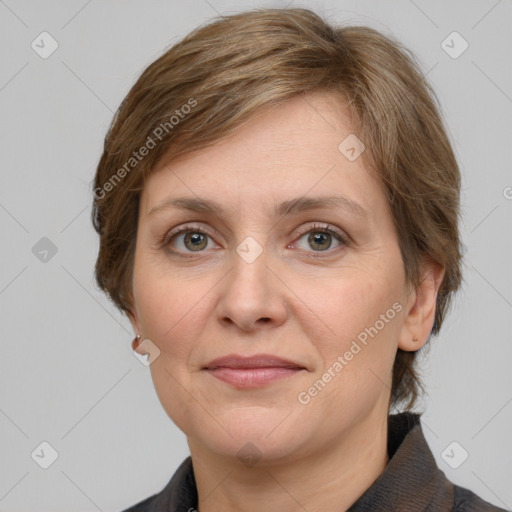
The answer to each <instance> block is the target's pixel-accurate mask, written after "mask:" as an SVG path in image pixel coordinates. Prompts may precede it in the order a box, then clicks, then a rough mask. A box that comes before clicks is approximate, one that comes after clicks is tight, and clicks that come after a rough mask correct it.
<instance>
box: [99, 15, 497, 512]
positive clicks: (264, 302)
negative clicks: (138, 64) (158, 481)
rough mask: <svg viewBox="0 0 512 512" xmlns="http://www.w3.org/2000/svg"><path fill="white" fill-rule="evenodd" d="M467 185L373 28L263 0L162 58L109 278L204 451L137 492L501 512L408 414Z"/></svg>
mask: <svg viewBox="0 0 512 512" xmlns="http://www.w3.org/2000/svg"><path fill="white" fill-rule="evenodd" d="M459 188H460V173H459V169H458V166H457V163H456V160H455V158H454V155H453V152H452V149H451V147H450V143H449V141H448V138H447V135H446V133H445V130H444V128H443V124H442V121H441V119H440V115H439V112H438V109H437V106H436V100H435V96H434V93H433V92H432V90H431V89H430V87H429V85H428V83H427V82H426V81H425V79H424V77H423V76H422V74H421V72H420V71H419V68H418V66H417V65H416V64H415V62H414V59H413V58H412V57H411V56H410V55H409V54H408V52H407V51H406V50H404V49H403V48H401V47H400V45H399V44H397V43H396V42H394V41H392V40H390V39H389V38H387V37H385V36H383V35H382V34H380V33H378V32H376V31H374V30H372V29H369V28H364V27H345V28H336V27H332V26H330V25H328V24H326V23H325V22H324V21H323V20H321V19H320V18H319V17H317V16H316V15H315V14H314V13H312V12H311V11H308V10H303V9H265V10H257V11H251V12H246V13H243V14H239V15H235V16H231V17H226V18H223V19H221V20H218V21H215V22H214V23H211V24H210V25H207V26H205V27H202V28H199V29H197V30H195V31H194V32H192V33H191V34H190V35H189V36H187V37H186V38H185V39H184V40H183V41H181V42H179V43H178V44H176V45H175V46H173V47H172V48H171V49H170V50H169V51H167V52H166V53H165V54H164V55H163V56H162V57H160V58H159V59H158V60H156V61H155V62H154V63H152V64H151V65H150V66H149V67H148V68H147V69H146V70H145V71H144V72H143V74H142V75H141V77H140V78H139V80H138V81H137V83H136V84H135V85H134V87H133V88H132V90H131V91H130V92H129V94H128V95H127V97H126V98H125V100H124V101H123V103H122V105H121V107H120V109H119V111H118V113H117V115H116V117H115V119H114V121H113V123H112V126H111V127H110V130H109V132H108V134H107V137H106V139H105V148H104V152H103V155H102V157H101V160H100V163H99V166H98V169H97V173H96V177H95V183H94V195H95V201H94V212H93V220H94V225H95V228H96V230H97V231H98V233H99V235H100V251H99V256H98V261H97V264H96V278H97V282H98V284H99V286H100V287H101V288H102V289H103V290H104V291H105V292H106V293H107V294H108V295H109V296H110V297H111V298H112V300H113V301H114V303H115V304H116V305H117V306H118V307H119V308H120V309H121V310H122V311H124V312H125V313H126V314H127V315H128V317H129V318H130V321H131V323H132V325H133V328H134V331H135V334H136V338H135V340H134V341H133V344H132V346H133V349H134V350H135V351H136V352H137V353H138V354H139V356H141V357H142V356H144V355H146V357H147V363H148V364H149V365H150V370H151V375H152V378H153V382H154V385H155V389H156V392H157V394H158V397H159V399H160V401H161V403H162V405H163V407H164V409H165V411H166V412H167V414H168V415H169V417H170V418H171V419H172V420H173V422H174V423H175V424H176V425H177V426H178V427H179V428H180V429H181V430H182V431H183V432H184V433H185V434H186V436H187V442H188V445H189V448H190V453H191V456H190V457H188V458H187V459H186V460H185V461H184V462H183V464H182V465H181V466H180V468H179V469H178V470H177V471H176V473H175V474H174V475H173V477H172V479H171V481H170V482H169V484H168V485H167V486H166V488H165V489H163V490H162V491H161V492H160V493H158V494H156V495H154V496H152V497H150V498H148V499H146V500H145V501H143V502H141V503H139V504H138V505H136V506H134V507H132V508H130V509H128V510H130V511H139V512H140V511H164V510H166V511H167V510H172V511H181V510H183V511H190V510H198V511H200V512H212V511H219V510H222V511H223V512H225V511H231V510H238V511H240V510H244V511H252V510H280V511H288V510H289V511H292V510H308V511H315V510H350V511H366V510H371V511H376V510H382V511H384V510H385V511H390V510H407V511H420V510H433V511H434V510H435V511H441V510H458V511H461V510H475V511H476V510H478V511H487V510H489V511H491V510H499V509H498V508H496V507H494V506H492V505H491V504H489V503H486V502H484V501H483V500H481V499H480V498H479V497H477V496H476V495H475V494H473V493H472V492H471V491H469V490H466V489H463V488H461V487H458V486H455V485H453V484H451V483H450V482H449V481H448V480H447V479H446V477H445V476H444V474H443V473H442V472H441V471H440V470H439V469H438V468H437V467H436V465H435V461H434V458H433V456H432V454H431V452H430V450H429V448H428V446H427V444H426V441H425V439H424V437H423V434H422V430H421V424H420V419H419V415H417V414H413V413H411V412H407V411H410V410H411V408H412V406H413V405H414V403H415V400H416V398H417V397H418V395H419V392H420V390H421V383H420V382H419V380H418V377H417V374H416V372H415V366H414V360H415V355H416V353H417V351H418V350H419V349H421V347H423V346H424V345H425V344H426V343H427V342H428V340H429V338H430V336H431V335H435V334H437V333H438V332H439V330H440V328H441V325H442V323H443V319H444V316H445V313H446V311H447V309H448V307H449V304H450V300H451V298H452V296H453V293H454V292H455V291H456V290H457V289H458V287H459V285H460V282H461V272H460V263H461V244H460V239H459V230H458V217H459ZM399 405H402V406H403V407H404V409H405V411H406V412H404V413H401V414H395V415H390V409H391V407H393V406H399Z"/></svg>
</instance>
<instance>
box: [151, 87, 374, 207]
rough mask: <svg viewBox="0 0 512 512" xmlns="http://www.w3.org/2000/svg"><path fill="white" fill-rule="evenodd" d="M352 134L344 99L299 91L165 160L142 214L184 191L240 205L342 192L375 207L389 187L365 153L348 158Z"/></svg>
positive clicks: (262, 203)
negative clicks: (208, 142)
mask: <svg viewBox="0 0 512 512" xmlns="http://www.w3.org/2000/svg"><path fill="white" fill-rule="evenodd" d="M354 137H357V135H356V134H354V131H353V126H352V122H351V119H350V116H349V112H348V109H347V108H346V106H345V105H344V103H343V100H341V99H339V98H338V97H335V96H334V95H332V94H326V93H323V94H319V93H316V94H310V95H305V96H300V97H296V98H293V99H292V100H290V101H288V102H286V103H282V104H279V105H277V106H275V107H273V108H272V109H270V110H267V111H265V112H262V113H259V114H257V115H256V116H254V117H253V118H251V119H250V120H249V121H248V122H247V123H246V124H244V125H243V126H241V127H240V128H239V129H238V130H237V131H236V132H235V134H233V135H231V136H229V137H228V138H225V139H223V140H221V141H219V142H217V143H216V144H214V145H213V146H211V147H208V148H206V149H202V150H200V151H197V152H191V153H188V154H187V155H185V156H183V157H180V158H178V159H175V160H170V161H166V160H165V159H164V160H163V161H162V163H161V164H159V166H158V167H157V168H155V169H154V170H153V172H152V174H151V175H150V177H149V179H148V180H147V182H146V185H145V187H144V191H143V195H142V202H141V205H142V210H143V214H145V215H147V214H148V213H149V211H151V210H152V209H154V208H155V206H157V205H158V204H161V203H162V202H163V201H165V200H166V199H169V198H173V197H174V198H178V197H184V196H188V197H196V198H204V199H207V198H210V199H215V202H216V203H224V204H225V206H226V210H229V209H230V208H232V209H233V211H235V210H240V209H241V208H244V207H246V208H248V207H249V206H250V207H251V208H252V209H253V210H254V208H256V209H259V208H262V207H263V205H268V206H269V207H270V205H275V204H276V203H281V202H283V200H286V199H291V198H297V197H301V196H310V195H311V196H315V197H317V196H321V195H334V194H336V195H343V196H344V197H347V198H348V199H350V200H352V201H353V202H357V203H358V204H360V205H361V206H363V207H364V206H366V207H367V209H371V207H372V205H375V204H376V203H378V202H379V198H380V201H382V199H383V192H382V191H381V189H380V185H379V183H377V182H376V180H375V178H373V176H371V175H370V173H369V172H368V170H367V169H366V168H365V164H364V162H363V158H362V157H359V158H356V159H352V158H348V157H351V156H353V155H351V154H350V153H348V154H347V152H346V149H347V148H346V147H345V146H347V144H346V143H345V141H347V140H348V141H349V142H351V141H352V142H353V141H354V140H357V139H354ZM340 145H341V146H340ZM352 145H353V144H352ZM360 149H361V148H359V147H358V148H356V150H358V151H359V150H360Z"/></svg>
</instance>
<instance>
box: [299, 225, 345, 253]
mask: <svg viewBox="0 0 512 512" xmlns="http://www.w3.org/2000/svg"><path fill="white" fill-rule="evenodd" d="M306 235H307V236H306ZM303 239H305V244H304V243H303V244H302V247H300V246H299V248H300V249H303V250H306V251H307V250H308V247H309V248H312V249H314V252H323V251H327V250H328V249H331V247H332V245H333V242H334V243H338V247H339V246H341V245H348V239H347V237H346V236H345V235H344V234H343V233H342V232H341V231H338V230H336V229H332V228H331V227H330V226H329V225H325V224H323V225H319V224H314V225H313V226H312V227H310V228H309V229H308V230H307V231H303V232H302V233H300V238H299V240H298V242H300V241H301V240H303ZM298 242H296V243H298ZM299 245H300V244H299Z"/></svg>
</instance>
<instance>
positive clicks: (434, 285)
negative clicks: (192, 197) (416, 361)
mask: <svg viewBox="0 0 512 512" xmlns="http://www.w3.org/2000/svg"><path fill="white" fill-rule="evenodd" d="M444 274H445V269H444V267H442V266H441V265H439V264H437V263H434V262H432V261H430V260H429V261H426V262H425V263H424V264H423V267H422V277H421V281H420V283H419V285H418V286H417V287H415V288H413V289H412V290H411V292H410V294H409V296H408V299H407V304H406V308H405V309H406V311H405V319H404V323H403V325H402V329H401V331H400V336H399V340H398V348H401V349H402V350H405V351H408V352H410V351H415V350H418V349H420V348H421V347H423V345H425V343H426V342H427V340H428V337H429V335H430V332H431V331H432V326H433V325H434V320H435V314H436V299H437V294H438V292H439V287H440V286H441V283H442V282H443V278H444ZM414 338H416V340H414Z"/></svg>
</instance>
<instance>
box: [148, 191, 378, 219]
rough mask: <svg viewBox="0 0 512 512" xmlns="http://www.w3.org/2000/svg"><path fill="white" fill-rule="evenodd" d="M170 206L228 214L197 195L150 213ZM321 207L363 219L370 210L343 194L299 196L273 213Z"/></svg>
mask: <svg viewBox="0 0 512 512" xmlns="http://www.w3.org/2000/svg"><path fill="white" fill-rule="evenodd" d="M170 208H178V209H182V210H188V211H192V212H197V213H211V214H214V215H218V216H224V215H225V214H226V210H225V209H224V208H223V207H222V206H221V205H220V204H219V203H217V202H216V201H213V200H208V199H201V198H197V197H176V198H174V199H164V200H163V201H161V202H159V203H158V204H156V205H155V206H154V207H153V208H151V210H150V211H149V213H148V215H152V214H153V213H155V212H157V211H160V210H165V209H170ZM321 208H339V209H342V210H346V211H348V212H350V213H353V214H354V215H356V216H358V217H360V218H362V219H367V218H368V212H367V211H366V210H365V209H364V208H363V207H362V206H361V205H360V204H358V203H356V202H354V201H352V200H351V199H349V198H348V197H345V196H342V195H331V196H318V197H297V198H294V199H289V200H287V201H283V202H282V203H279V204H278V205H276V207H275V208H274V212H273V214H274V216H275V217H284V216H287V215H294V214H297V213H300V212H303V211H308V210H315V209H321Z"/></svg>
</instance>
